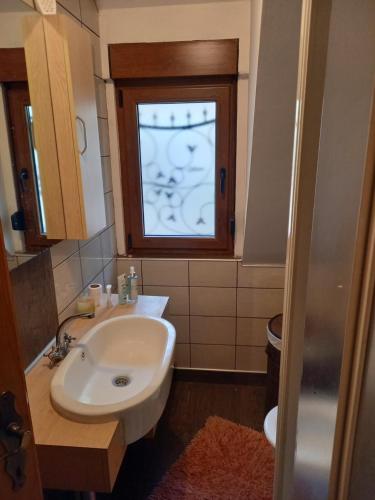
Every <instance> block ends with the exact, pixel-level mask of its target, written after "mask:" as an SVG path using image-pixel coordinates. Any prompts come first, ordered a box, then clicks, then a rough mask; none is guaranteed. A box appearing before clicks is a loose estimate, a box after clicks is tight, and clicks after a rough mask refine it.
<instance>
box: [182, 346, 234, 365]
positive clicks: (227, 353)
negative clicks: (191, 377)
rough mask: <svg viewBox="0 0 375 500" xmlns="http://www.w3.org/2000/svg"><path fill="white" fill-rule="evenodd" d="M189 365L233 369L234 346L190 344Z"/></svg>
mask: <svg viewBox="0 0 375 500" xmlns="http://www.w3.org/2000/svg"><path fill="white" fill-rule="evenodd" d="M190 350H191V360H190V363H191V367H192V368H212V369H218V370H220V369H222V370H234V368H235V347H234V346H231V345H202V344H191V346H190Z"/></svg>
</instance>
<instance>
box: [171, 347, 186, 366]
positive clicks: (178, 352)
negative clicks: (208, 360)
mask: <svg viewBox="0 0 375 500" xmlns="http://www.w3.org/2000/svg"><path fill="white" fill-rule="evenodd" d="M174 362H175V366H177V367H178V368H189V367H190V345H189V344H176V346H175V350H174Z"/></svg>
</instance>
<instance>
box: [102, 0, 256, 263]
mask: <svg viewBox="0 0 375 500" xmlns="http://www.w3.org/2000/svg"><path fill="white" fill-rule="evenodd" d="M118 3H119V2H115V1H114V0H109V1H105V2H101V3H100V16H99V17H100V35H101V39H102V41H103V42H104V43H105V44H108V43H125V42H160V41H179V40H208V39H220V38H238V39H239V73H240V77H239V81H238V116H237V174H236V175H237V180H236V225H237V228H236V240H235V254H236V255H241V252H242V247H243V232H244V214H245V200H246V180H247V155H248V133H247V126H248V86H249V85H248V83H249V81H248V74H249V60H250V57H249V53H250V0H242V1H227V2H209V3H194V2H192V3H184V4H177V5H175V4H174V5H171V4H169V5H160V4H159V5H154V4H153V5H151V6H150V5H149V2H145V1H144V2H138V5H139V4H141V6H136V7H125V8H118ZM123 3H126V2H123ZM128 5H129V4H128ZM134 5H136V3H135V4H134ZM102 58H103V71H104V74H105V76H106V77H109V69H108V53H107V48H106V46H104V50H103V53H102ZM107 87H110V86H109V85H108V86H107ZM107 90H108V91H109V92H108V95H109V98H108V107H109V109H108V114H109V125H110V135H111V151H112V169H113V178H114V179H115V182H114V186H116V185H117V187H119V186H120V182H119V174H120V168H119V164H118V154H117V153H116V150H117V149H118V145H117V128H116V119H115V109H114V108H115V103H114V99H113V88H108V89H107ZM116 180H117V182H116ZM114 194H115V210H116V232H117V238H118V243H119V247H118V249H119V253H123V251H124V250H125V247H124V232H123V222H122V214H121V213H122V200H121V199H120V197H121V189H119V188H118V189H117V190H116V192H115V193H114Z"/></svg>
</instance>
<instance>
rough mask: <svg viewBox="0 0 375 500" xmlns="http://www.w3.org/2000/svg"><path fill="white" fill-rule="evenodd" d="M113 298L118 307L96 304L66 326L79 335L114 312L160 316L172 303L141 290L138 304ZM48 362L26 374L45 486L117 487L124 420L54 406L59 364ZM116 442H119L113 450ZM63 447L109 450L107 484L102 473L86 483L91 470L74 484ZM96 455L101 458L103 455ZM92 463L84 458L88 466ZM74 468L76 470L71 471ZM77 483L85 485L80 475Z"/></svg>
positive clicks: (40, 363) (116, 314)
mask: <svg viewBox="0 0 375 500" xmlns="http://www.w3.org/2000/svg"><path fill="white" fill-rule="evenodd" d="M112 299H113V300H112V302H113V304H114V305H113V307H112V308H107V307H106V306H101V307H99V308H97V310H96V315H95V318H93V319H77V320H74V321H72V323H70V324H68V325H67V331H68V332H69V334H70V335H73V336H74V337H76V338H77V339H79V338H81V337H82V336H83V335H84V334H85V333H86V332H87V331H88V330H89V329H90V328H92V327H93V326H94V325H96V324H97V323H100V322H102V321H104V320H106V319H109V318H113V317H115V316H123V315H128V314H143V315H148V316H155V317H161V316H163V313H164V311H165V308H166V306H167V303H168V297H152V296H147V295H140V296H139V298H138V302H137V303H136V304H126V305H118V304H117V302H118V299H117V295H113V296H112ZM72 349H74V343H73V344H72ZM48 363H49V360H48V359H47V358H42V359H41V360H40V361H39V362H38V363H37V364H36V365H35V366H34V367H33V368H32V369H31V371H30V372H29V373H28V374H27V376H26V385H27V391H28V397H29V405H30V412H31V419H32V423H33V430H34V438H35V443H36V445H37V449H38V455H39V461H40V463H41V473H42V482H43V486H44V487H46V488H47V487H48V488H60V487H61V484H60V482H61V480H62V481H63V486H65V487H64V488H63V489H80V490H85V489H86V490H87V489H89V490H95V491H109V490H108V488H107V486H108V487H110V488H112V486H113V483H114V480H115V479H116V475H117V472H118V467H119V466H120V465H121V460H122V458H123V455H124V453H125V449H126V444H125V443H124V439H123V431H122V426H121V424H120V422H119V421H118V420H114V421H113V422H106V423H101V424H89V423H79V422H73V421H71V420H68V419H66V418H64V417H62V416H61V415H60V414H59V413H57V411H56V410H55V409H54V408H53V407H52V404H51V400H50V384H51V379H52V377H53V375H54V374H55V372H56V369H57V368H56V367H55V368H52V369H50V368H49V367H48ZM121 441H122V443H121ZM111 447H114V451H113V453H112V451H111ZM59 448H61V454H63V453H64V451H63V450H67V449H69V454H70V460H71V459H72V453H74V450H75V451H76V452H77V453H78V455H79V456H81V454H80V451H81V452H82V449H86V452H87V451H88V450H89V449H90V450H96V453H98V452H100V450H101V451H102V452H105V453H108V457H107V458H108V460H107V462H108V467H107V468H109V470H107V472H106V474H107V475H108V477H106V478H103V479H104V482H103V485H104V486H103V487H100V484H102V483H100V481H99V483H100V484H96V483H98V481H97V478H96V481H95V480H94V481H93V484H92V486H93V487H91V486H90V485H88V484H86V483H87V481H90V477H91V476H93V474H92V473H91V475H90V476H87V478H86V479H85V481H86V482H85V483H84V484H83V485H82V486H85V487H84V488H82V487H79V488H77V484H76V483H77V481H75V482H73V484H70V481H69V478H68V477H67V476H66V475H65V477H64V474H62V471H61V463H62V462H61V460H62V461H63V459H64V457H63V456H62V457H59V456H58V449H59ZM47 451H49V452H50V453H49V455H48V453H46V452H47ZM60 459H61V460H60ZM93 459H94V456H93ZM52 460H54V461H55V462H56V461H58V462H59V463H58V464H56V465H57V468H56V475H57V474H58V475H59V476H60V478H57V477H56V478H55V472H54V467H53V464H51V461H52ZM86 460H87V458H86ZM95 460H98V457H96V458H95ZM71 461H72V460H71ZM73 461H74V460H73ZM88 463H90V461H89V462H88ZM88 463H87V462H86V463H85V464H84V466H85V467H86V468H87V466H88ZM67 466H68V463H67ZM75 467H76V465H75ZM43 469H44V472H45V473H44V474H43ZM51 470H52V472H51ZM70 472H71V473H72V471H70ZM61 476H62V477H61ZM77 476H78V474H77ZM93 479H95V478H93ZM94 483H95V484H94ZM106 485H107V486H106ZM72 486H74V488H72ZM78 486H80V483H79V478H78ZM94 486H95V487H94ZM98 486H99V487H98Z"/></svg>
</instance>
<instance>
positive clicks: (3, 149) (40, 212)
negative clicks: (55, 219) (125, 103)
mask: <svg viewBox="0 0 375 500" xmlns="http://www.w3.org/2000/svg"><path fill="white" fill-rule="evenodd" d="M29 3H30V2H27V0H2V1H1V2H0V218H1V223H2V226H3V232H4V239H5V246H6V249H7V253H8V255H9V258H8V263H9V267H10V269H12V268H14V267H16V266H17V265H20V264H22V263H24V262H26V261H27V260H29V259H30V258H32V256H33V255H35V254H37V253H39V252H40V251H41V250H42V249H43V248H44V247H46V246H51V244H52V243H53V241H50V240H47V239H46V237H45V234H46V227H45V217H44V207H43V193H42V191H41V184H40V179H39V169H38V155H37V152H36V149H35V147H34V136H33V113H32V108H31V106H30V100H29V92H28V84H27V75H26V63H25V56H24V50H23V19H24V17H25V16H30V15H35V16H38V15H39V14H38V13H37V12H36V11H35V10H34V9H33V8H32V7H31V6H30V5H29Z"/></svg>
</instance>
